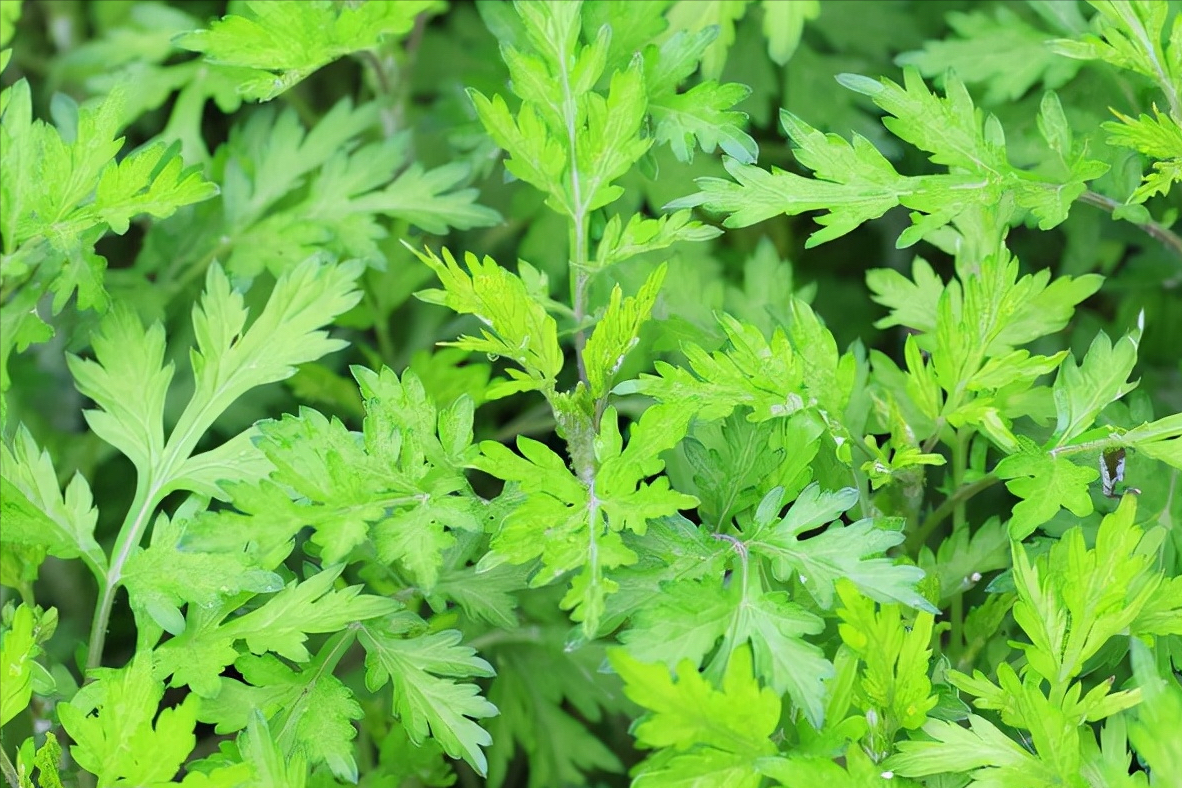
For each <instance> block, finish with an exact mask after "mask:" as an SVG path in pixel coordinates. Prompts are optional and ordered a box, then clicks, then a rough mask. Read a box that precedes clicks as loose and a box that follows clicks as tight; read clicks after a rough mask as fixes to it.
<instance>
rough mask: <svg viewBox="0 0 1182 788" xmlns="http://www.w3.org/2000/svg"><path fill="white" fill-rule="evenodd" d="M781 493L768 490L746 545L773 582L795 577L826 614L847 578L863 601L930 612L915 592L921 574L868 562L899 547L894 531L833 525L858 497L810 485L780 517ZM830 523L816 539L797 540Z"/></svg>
mask: <svg viewBox="0 0 1182 788" xmlns="http://www.w3.org/2000/svg"><path fill="white" fill-rule="evenodd" d="M782 496H783V491H782V490H778V489H777V490H772V491H771V492H770V493H768V495H767V496H766V497H765V498H764V500H763V502H761V503H760V505H759V510H758V511H757V512H756V515H755V524H756V528H755V530H754V531H753V533H752V535H751V536H750V538H749V539H748V540H747V542H746V544H747V547H748V548H749V549H750V550H751V551H752V552H754V553H757V554H759V555H765V556H767V557H768V558H770V559H771V560H772V570H773V572H774V573H775V575H776V577H777V578H779V579H781V580H788V579H789V578H790V577H792V576H793V575H794V574H795V575H796V576H797V577H799V578H800V582H801V583H802V584H803V585H804V587H805V588H807V589H808V591H809V593H810V594H812V596H813V598H814V599H816V600H817V602H818V603H819V604H820V605H821V606H822V607H825V608H829V607H832V606H833V601H834V594H835V586H836V583H837V581H838V580H839V579H841V578H843V577H844V578H847V579H848V580H850V581H851V582H853V584H854V585H856V586H857V587H858V589H859V590H860V591H861V592H862V593H864V594H865V595H866V596H868V597H870V598H871V599H874V600H876V601H879V602H902V603H903V604H906V605H909V606H911V607H914V608H917V609H920V610H928V611H931V612H935V608H934V607H933V606H932V604H931V603H930V602H928V601H927V600H926V599H924V597H923V596H922V595H921V594H919V592H918V591H916V590H915V585H916V583H918V582H919V581H920V580H921V579H922V578H923V570H921V569H919V568H918V567H915V566H907V565H903V564H896V563H895V561H893V560H892V559H890V558H885V557H871V556H875V555H877V554H880V553H884V552H886V550H888V549H889V548H891V547H893V546H894V545H897V544H899V543H900V542H902V541H903V534H902V533H900V532H899V531H894V530H887V529H886V528H884V527H882V526H881V525H878V524H876V522H875V521H874V520H872V519H864V520H859V521H857V522H855V523H853V524H852V525H845V526H843V525H838V524H837V523H835V522H833V521H834V520H836V519H837V518H838V516H839V515H840V514H841V513H842V512H844V511H846V510H847V509H849V508H850V507H852V506H853V505H854V504H855V503H856V502H857V500H858V495H857V491H856V490H854V489H853V488H848V487H847V488H845V489H843V490H839V491H836V492H823V491H822V490H821V488H820V487H819V486H818V485H817V484H816V483H815V482H814V483H813V484H810V485H809V486H808V487H806V488H805V489H804V490H803V491H802V492H801V493H800V496H799V497H798V498H797V499H796V503H794V504H793V505H792V507H791V508H790V509H789V510H788V513H787V514H786V515H784V516H783V517H779V516H778V513H779V511H780V508H781V507H782V505H783V504H782V501H783V498H782ZM825 523H830V525H829V527H828V528H827V529H826V530H825V531H823V532H821V533H819V534H816V535H813V536H809V537H808V538H806V539H800V538H799V535H800V534H801V533H802V532H804V531H808V530H811V529H815V528H816V527H817V526H820V525H823V524H825Z"/></svg>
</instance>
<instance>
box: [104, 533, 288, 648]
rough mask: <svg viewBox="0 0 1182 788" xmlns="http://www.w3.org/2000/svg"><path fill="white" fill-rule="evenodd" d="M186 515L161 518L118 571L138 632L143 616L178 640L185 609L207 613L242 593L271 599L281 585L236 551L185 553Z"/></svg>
mask: <svg viewBox="0 0 1182 788" xmlns="http://www.w3.org/2000/svg"><path fill="white" fill-rule="evenodd" d="M189 522H190V521H189V519H188V517H187V516H186V513H184V512H183V511H178V512H177V514H176V516H174V517H173V518H172V519H169V517H168V516H167V515H165V514H163V513H161V514H160V515H159V516H158V517H157V519H156V523H155V524H154V526H153V528H152V543H151V544H150V545H149V546H148V547H147V548H140V547H138V546H137V547H135V548H134V549H133V550H132V552H131V554H130V555H129V556H128V559H127V562H126V563H125V564H124V565H123V572H122V577H123V584H124V586H125V587H126V588H127V596H128V601H129V602H130V604H131V608H132V610H133V611H134V612H135V613H136V620H137V622H138V623H139V624H140V629H141V631H142V630H143V629H144V624H145V623H146V619H145V618H144V616H147V617H149V618H151V619H152V620H154V621H155V622H156V623H157V624H158V625H159V626H161V627H163V628H164V629H165V630H166V631H168V632H170V633H172V634H174V635H180V634H181V633H183V632H184V628H185V621H184V618H183V617H182V616H181V613H180V607H181V606H182V605H184V604H186V603H192V604H197V605H202V606H205V607H212V606H214V605H216V604H218V603H220V602H222V601H224V600H225V599H226V598H227V597H231V596H234V595H236V594H239V593H242V592H244V591H245V592H249V593H252V594H265V593H274V592H276V591H278V590H280V589H281V588H283V579H282V578H281V577H279V575H277V574H275V573H274V572H270V571H267V570H265V569H262V568H260V567H258V566H256V565H255V563H254V561H253V560H251V559H252V557H251V556H249V555H248V554H246V553H245V552H242V551H234V552H229V551H226V552H205V551H196V550H187V549H185V548H184V545H183V541H184V538H185V530H186V528H187V526H188V525H189Z"/></svg>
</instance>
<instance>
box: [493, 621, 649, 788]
mask: <svg viewBox="0 0 1182 788" xmlns="http://www.w3.org/2000/svg"><path fill="white" fill-rule="evenodd" d="M563 624H565V622H563V623H562V624H559V625H558V626H539V627H538V628H537V629H538V637H536V638H533V639H531V640H528V641H524V642H520V643H505V644H501V645H497V646H496V647H495V649H494V651H493V656H492V659H493V661H494V662H495V664H496V668H497V676H496V678H495V679H493V682H492V686H491V687H490V688H489V691H488V698H489V700H490V701H491V702H493V703H494V704H496V705H497V707H498V708H499V709H500V712H501V713H500V714H499V715H498V716H496V717H494V718H492V719H490V720H488V721H487V723H486V725H485V727H486V728H487V730H488V732H489V734H491V736H492V740H493V744H492V746H491V748H490V749H489V751H488V758H489V768H488V782H489V785H490V786H494V788H496V787H499V786H503V785H505V784H506V778H507V777H508V776H509V774H510V769H511V765H512V763H513V762H514V760H515V759H516V758H517V757H520V755H521V754H522V753H524V755H525V756H526V757H527V758H528V759H529V765H530V769H529V780H528V785H529V788H549V786H554V785H578V784H581V783H582V782H583V781H584V780H586V779H587V778H586V775H587V774H588V773H592V772H595V771H604V772H611V773H615V774H619V773H622V772H623V771H624V765H623V764H622V763H620V760H619V758H617V757H616V755H615V754H614V753H613V752H612V750H611V749H609V747H608V746H607V744H606V743H605V742H604V741H601V740H600V738H598V736H597V735H596V733H595V732H594V729H593V726H594V725H595V724H596V723H600V722H602V721H604V720H605V719H606V718H607V714H609V713H618V712H621V711H623V710H624V704H625V703H626V701H625V699H624V698H623V695H622V693H621V692H620V691H619V683H618V681H617V680H616V679H615V677H614V676H607V675H605V673H604V671H602V670H601V666H602V665H603V648H602V647H601V646H600V644H599V643H594V644H592V643H588V644H586V645H584V646H583V647H581V648H578V649H573V650H572V649H569V648H566V646H567V645H568V644H567V643H566V642H565V638H566V636H567V635H568V633H569V626H564V625H563Z"/></svg>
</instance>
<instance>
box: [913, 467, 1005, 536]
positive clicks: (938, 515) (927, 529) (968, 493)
mask: <svg viewBox="0 0 1182 788" xmlns="http://www.w3.org/2000/svg"><path fill="white" fill-rule="evenodd" d="M999 481H1001V479H999V478H997V477H996V476H994V475H993V474H989V475H988V476H983V477H981V478H980V479H978V480H977V481H975V482H973V483H972V484H969V485H966V486H964V487H961V488H960V489H959V490H957V491H956V492H955V493H953V494H952V495H950V496H948V498H947V499H945V501H944V503H942V504H940V505H939V506H938V507H937V508H936V510H935V511H933V512H932V513H931V514H929V515H928V516H927V517H926V518H925V519H924V521H923V523H922V524H920V526H919V528H918V529H917V530H916V531H914V532H913V533H912V534H911V536H909V537H907V542H906V544H905V545H904V546H905V548H906V550H907V554H908V555H914V554H915V553H917V552H918V551H919V548H921V547H923V545H924V543H925V542H927V540H928V537H929V536H931V535H932V532H933V531H935V530H936V529H937V528H939V527H940V523H942V522H944V520H946V519H948V516H949V515H950V514H952V513H953V512H954V511H955V510H956V507H957V506H961V505H963V504H964V503H965V502H966V501H968V500H969V499H970V498H972V497H973V496H974V495H976V494H977V493H979V492H981V491H982V490H988V489H989V488H990V487H992V486H993V485H995V484H997V483H998V482H999Z"/></svg>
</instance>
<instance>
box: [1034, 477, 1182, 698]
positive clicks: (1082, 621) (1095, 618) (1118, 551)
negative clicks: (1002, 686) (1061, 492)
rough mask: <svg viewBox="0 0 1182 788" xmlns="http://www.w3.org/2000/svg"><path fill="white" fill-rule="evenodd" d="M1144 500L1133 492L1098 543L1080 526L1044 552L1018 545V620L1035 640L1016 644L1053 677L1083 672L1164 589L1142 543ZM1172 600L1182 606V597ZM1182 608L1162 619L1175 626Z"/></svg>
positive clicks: (1106, 523)
mask: <svg viewBox="0 0 1182 788" xmlns="http://www.w3.org/2000/svg"><path fill="white" fill-rule="evenodd" d="M1136 508H1137V505H1136V496H1126V497H1125V498H1124V500H1122V501H1121V505H1120V507H1118V509H1117V510H1116V511H1115V512H1114V513H1112V514H1110V515H1108V516H1107V517H1105V518H1104V520H1103V521H1102V522H1101V524H1100V530H1099V532H1098V533H1097V534H1096V543H1095V548H1094V549H1090V550H1089V549H1087V548H1086V547H1085V544H1084V538H1083V534H1082V532H1081V530H1080V528H1079V527H1076V528H1073V529H1071V530H1070V531H1068V532H1067V533H1066V534H1064V536H1063V537H1062V538H1061V539H1060V540H1059V541H1058V542H1056V543H1055V545H1054V546H1053V547H1052V548H1051V551H1050V552H1049V553H1048V554H1046V555H1044V556H1042V557H1040V558H1038V559H1037V560H1032V559H1031V557H1030V556H1029V554H1028V553H1027V552H1026V550H1025V548H1022V547H1020V546H1019V545H1015V547H1014V583H1015V586H1016V588H1017V591H1018V601H1017V602H1016V603H1015V604H1014V620H1015V621H1016V622H1017V623H1018V625H1019V626H1021V627H1022V629H1023V630H1024V631H1025V632H1026V634H1027V636H1028V637H1029V638H1030V640H1031V642H1030V643H1029V644H1015V645H1018V647H1019V648H1021V649H1022V650H1023V651H1024V652H1025V654H1026V659H1027V660H1028V662H1029V663H1030V668H1031V669H1032V670H1034V671H1037V672H1038V674H1039V675H1041V676H1043V677H1045V678H1047V679H1048V680H1050V681H1051V682H1052V683H1060V682H1065V681H1067V680H1068V679H1071V678H1074V677H1075V676H1077V675H1079V674H1080V672H1081V671H1082V670H1083V666H1084V663H1085V662H1086V661H1087V660H1088V659H1090V658H1091V657H1092V656H1093V655H1094V654H1095V653H1096V652H1097V651H1099V649H1100V648H1101V647H1102V646H1103V645H1104V644H1105V643H1106V642H1107V641H1108V640H1109V638H1112V637H1114V636H1116V635H1117V634H1118V633H1120V632H1122V631H1125V630H1126V629H1127V628H1128V627H1129V626H1130V624H1132V623H1133V621H1134V620H1135V619H1136V618H1137V615H1138V613H1139V612H1140V611H1141V610H1142V608H1144V607H1145V606H1146V605H1147V604H1149V602H1150V600H1151V599H1153V598H1154V596H1155V594H1157V593H1159V591H1158V589H1159V586H1160V584H1161V582H1162V580H1163V576H1162V574H1161V573H1160V572H1158V571H1156V569H1155V568H1154V566H1153V560H1152V558H1151V557H1150V556H1148V555H1146V554H1145V553H1144V552H1143V551H1142V550H1139V549H1138V545H1139V544H1140V542H1141V541H1142V538H1143V535H1144V534H1143V532H1142V531H1141V529H1140V528H1138V527H1136V526H1135V525H1134V524H1133V520H1134V518H1135V515H1136ZM1056 567H1061V568H1062V569H1056ZM1167 596H1168V595H1167ZM1170 604H1172V605H1173V606H1174V607H1176V608H1177V607H1182V605H1179V604H1178V600H1176V599H1174V600H1172V602H1171V603H1170ZM1179 616H1182V612H1178V611H1175V612H1174V614H1173V616H1163V617H1162V618H1158V619H1156V623H1157V624H1158V625H1159V626H1160V625H1164V626H1165V627H1171V626H1173V624H1171V623H1169V620H1170V618H1174V620H1175V621H1177V620H1178V617H1179ZM1147 623H1148V622H1147ZM1131 634H1134V635H1135V634H1137V633H1136V632H1132V633H1131ZM1147 634H1148V633H1147Z"/></svg>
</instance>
